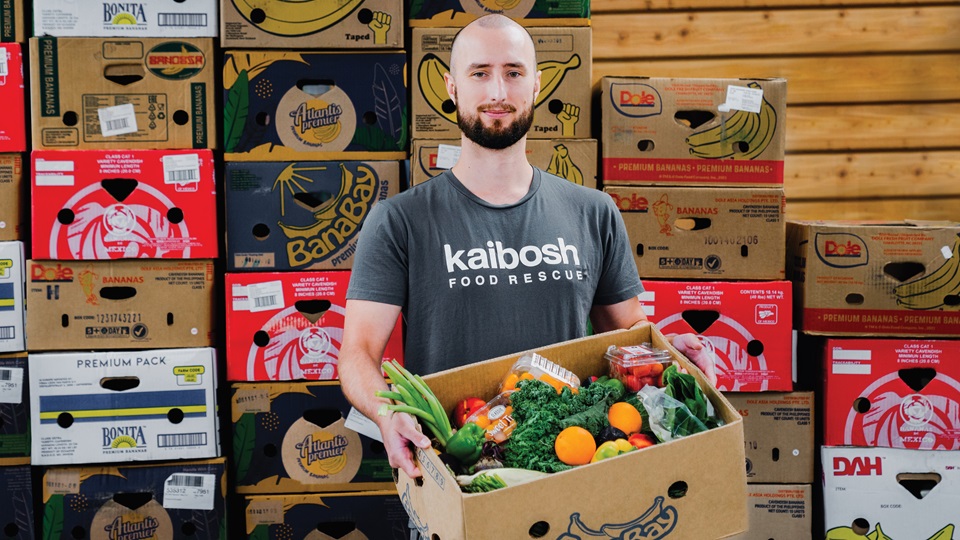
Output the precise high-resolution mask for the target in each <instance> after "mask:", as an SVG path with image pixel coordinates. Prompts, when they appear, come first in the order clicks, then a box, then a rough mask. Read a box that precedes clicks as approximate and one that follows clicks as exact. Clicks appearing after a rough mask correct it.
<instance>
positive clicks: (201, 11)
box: [33, 0, 219, 38]
mask: <svg viewBox="0 0 960 540" xmlns="http://www.w3.org/2000/svg"><path fill="white" fill-rule="evenodd" d="M218 30H219V25H218V24H217V0H189V1H187V0H140V1H139V2H102V3H98V4H91V3H89V2H83V1H82V0H80V1H78V0H33V35H35V36H56V37H67V36H73V37H132V38H144V37H163V38H171V37H210V38H213V37H217V31H218Z"/></svg>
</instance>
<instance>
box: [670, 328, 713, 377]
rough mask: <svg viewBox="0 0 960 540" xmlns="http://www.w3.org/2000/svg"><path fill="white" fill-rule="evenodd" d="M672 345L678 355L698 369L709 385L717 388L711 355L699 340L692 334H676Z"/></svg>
mask: <svg viewBox="0 0 960 540" xmlns="http://www.w3.org/2000/svg"><path fill="white" fill-rule="evenodd" d="M672 343H673V346H674V347H676V349H677V350H678V351H680V354H682V355H684V356H686V357H687V358H689V359H690V361H691V362H693V363H694V365H696V366H697V367H698V368H700V371H702V372H703V374H704V375H705V376H706V377H707V380H708V381H710V384H712V385H713V386H714V387H715V386H717V370H716V367H715V366H714V359H713V355H712V354H710V352H709V351H708V350H707V349H705V348H704V347H703V343H701V342H700V338H698V337H697V336H696V335H694V334H678V335H676V336H673V340H672Z"/></svg>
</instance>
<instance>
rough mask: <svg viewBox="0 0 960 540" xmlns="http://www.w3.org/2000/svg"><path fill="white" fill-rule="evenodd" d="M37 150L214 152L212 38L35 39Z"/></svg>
mask: <svg viewBox="0 0 960 540" xmlns="http://www.w3.org/2000/svg"><path fill="white" fill-rule="evenodd" d="M30 61H31V64H30V77H31V78H30V81H31V84H30V87H31V103H32V114H31V120H32V124H31V125H32V127H33V130H32V131H33V148H34V149H36V150H40V149H46V150H61V149H72V148H80V149H126V150H130V149H154V148H168V149H180V148H215V147H216V144H217V135H216V129H217V128H216V122H215V121H214V117H213V115H214V111H215V109H214V98H215V97H216V96H215V95H214V86H213V77H214V75H213V70H214V69H215V68H214V67H213V66H212V64H213V39H211V38H173V39H164V38H132V37H131V38H115V39H114V38H53V37H42V38H31V40H30Z"/></svg>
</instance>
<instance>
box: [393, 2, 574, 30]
mask: <svg viewBox="0 0 960 540" xmlns="http://www.w3.org/2000/svg"><path fill="white" fill-rule="evenodd" d="M491 13H496V14H499V15H504V16H506V17H510V18H511V19H513V20H515V21H517V22H518V23H520V24H522V25H523V26H524V27H525V28H530V27H533V26H590V0H569V1H564V2H537V1H536V0H517V1H515V2H497V1H496V0H439V1H436V2H413V3H411V5H410V26H412V27H455V28H463V27H464V26H466V25H468V24H470V23H471V22H473V21H474V20H476V19H478V18H479V17H483V16H484V15H489V14H491Z"/></svg>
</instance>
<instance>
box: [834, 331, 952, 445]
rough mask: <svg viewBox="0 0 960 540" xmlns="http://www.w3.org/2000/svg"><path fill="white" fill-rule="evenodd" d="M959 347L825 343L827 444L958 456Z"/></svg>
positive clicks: (918, 342) (913, 342)
mask: <svg viewBox="0 0 960 540" xmlns="http://www.w3.org/2000/svg"><path fill="white" fill-rule="evenodd" d="M958 356H960V342H957V341H947V340H932V339H828V340H826V344H825V346H824V362H825V365H824V379H823V381H824V382H823V385H824V392H823V393H824V405H823V406H824V415H823V416H824V426H823V441H824V444H826V445H829V446H882V447H889V448H909V449H921V450H960V365H958V364H957V360H956V359H957V358H958Z"/></svg>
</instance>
